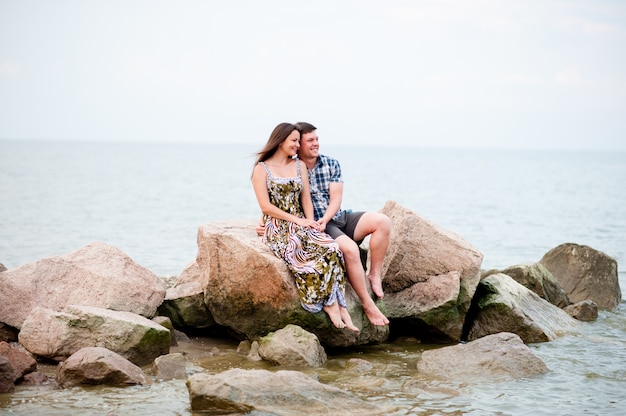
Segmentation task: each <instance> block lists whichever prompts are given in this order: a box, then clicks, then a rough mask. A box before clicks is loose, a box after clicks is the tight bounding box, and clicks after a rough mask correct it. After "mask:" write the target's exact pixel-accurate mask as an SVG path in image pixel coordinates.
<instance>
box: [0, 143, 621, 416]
mask: <svg viewBox="0 0 626 416" xmlns="http://www.w3.org/2000/svg"><path fill="white" fill-rule="evenodd" d="M262 144H263V143H259V144H258V145H254V144H253V145H250V144H222V145H215V144H192V143H184V144H174V143H144V142H136V143H82V142H45V141H6V140H5V141H0V263H3V264H4V265H5V266H6V267H7V268H14V267H18V266H20V265H23V264H26V263H29V262H33V261H36V260H38V259H40V258H43V257H48V256H52V255H60V254H65V253H67V252H70V251H73V250H76V249H78V248H80V247H82V246H84V245H86V244H88V243H90V242H93V241H104V242H106V243H109V244H111V245H114V246H116V247H118V248H119V249H121V250H122V251H124V252H125V253H127V254H128V255H129V256H131V257H132V258H133V259H134V260H135V261H136V262H138V263H139V264H141V265H142V266H144V267H146V268H148V269H150V270H152V271H153V272H154V273H156V274H157V275H160V276H171V275H177V274H179V273H180V272H181V271H182V270H183V269H184V267H185V266H186V265H187V264H188V263H189V262H191V261H193V260H194V258H195V255H196V232H197V229H198V226H199V225H200V224H203V223H207V222H211V221H216V220H222V219H229V218H257V217H258V216H259V209H258V206H257V203H256V200H255V198H254V194H253V192H252V187H251V184H250V173H251V169H252V163H253V160H254V158H253V154H254V152H256V151H257V150H259V148H260V146H261V145H262ZM322 150H323V153H326V154H329V155H332V156H335V157H337V158H338V159H339V160H340V161H341V162H342V167H343V170H344V179H345V182H346V184H345V191H344V203H343V207H344V208H352V209H355V210H357V209H358V210H379V209H380V208H382V206H383V205H384V204H385V202H386V201H387V200H395V201H397V202H398V203H400V204H402V205H403V206H405V207H407V208H409V209H411V210H412V211H414V212H415V213H417V214H418V215H420V216H422V217H425V218H427V219H429V220H431V221H433V222H434V223H436V224H438V225H440V226H442V227H444V228H447V229H449V230H452V231H454V232H456V233H457V234H459V235H461V236H462V237H463V238H465V239H466V240H467V241H468V242H469V243H470V244H472V245H473V246H474V247H475V248H477V249H478V250H480V251H481V252H482V253H483V254H484V256H485V257H484V261H483V268H485V269H487V268H504V267H507V266H510V265H513V264H518V263H526V262H535V261H537V260H539V259H540V258H541V257H542V256H543V254H544V253H545V252H547V251H548V250H550V249H551V248H553V247H555V246H557V245H559V244H561V243H564V242H574V243H579V244H586V245H589V246H591V247H593V248H596V249H598V250H601V251H603V252H605V253H607V254H608V255H610V256H612V257H614V258H615V259H616V260H617V262H618V264H619V268H620V284H621V287H622V290H623V291H624V288H625V287H626V277H625V274H624V272H623V271H622V270H623V269H624V267H626V266H625V265H626V193H625V192H624V189H626V152H599V151H598V152H591V151H589V152H583V151H576V152H574V151H571V152H568V151H513V150H467V149H423V148H392V147H340V146H334V145H332V143H326V142H322ZM0 290H2V289H1V288H0ZM625 309H626V308H625V307H624V305H623V304H622V305H621V306H620V308H618V309H617V310H616V311H612V312H602V313H601V315H600V318H599V320H598V321H597V322H594V323H585V324H581V325H580V327H579V328H577V330H576V331H575V332H574V333H571V334H568V335H565V336H563V337H561V338H559V339H558V340H556V341H553V342H549V343H542V344H535V345H532V346H531V348H533V350H534V351H535V353H536V354H537V355H538V356H539V357H541V358H542V359H543V360H544V361H545V362H546V364H547V365H548V367H549V368H550V370H551V371H550V372H549V373H548V374H547V375H545V376H542V377H539V378H533V379H528V380H518V381H513V382H508V383H497V384H495V383H494V384H488V385H484V384H477V385H472V384H469V385H455V386H454V385H453V386H442V388H443V387H445V388H452V389H454V390H455V391H457V392H458V394H457V395H454V396H450V395H446V394H435V393H432V392H431V393H428V394H426V393H423V394H416V393H415V392H413V393H407V392H404V391H403V389H402V383H403V382H404V381H406V380H407V379H410V378H411V377H416V374H415V372H411V371H410V370H407V366H409V367H410V366H411V364H407V363H414V362H415V360H416V357H418V356H419V353H420V351H421V350H422V349H423V348H424V346H419V347H416V346H412V345H394V346H379V347H374V348H370V349H365V350H364V351H359V357H360V358H365V359H368V360H370V361H372V362H375V363H378V362H390V361H393V362H396V364H397V366H398V367H397V368H403V369H404V370H397V371H390V372H389V374H387V375H386V377H387V383H388V386H387V387H386V388H385V389H382V390H381V389H372V390H371V391H366V392H364V391H361V390H353V391H354V393H355V394H358V395H360V396H362V397H364V398H367V399H368V400H370V401H373V402H379V403H384V404H395V405H400V406H401V409H402V410H401V411H399V413H398V414H403V415H404V414H407V415H408V414H473V415H483V414H498V415H521V414H528V415H535V414H558V415H575V414H585V415H596V414H597V415H606V414H624V413H625V410H624V406H626V400H625V398H624V397H625V395H626V393H625V392H626V310H625ZM346 358H350V357H349V355H348V356H344V357H331V361H329V365H330V366H331V367H332V366H333V365H338V364H337V363H340V362H341V360H344V359H346ZM233 360H235V358H233ZM394 360H395V361H394ZM242 365H243V364H242ZM325 377H327V381H328V382H329V384H332V383H335V384H336V385H339V386H340V387H342V388H347V389H348V390H350V384H349V383H345V381H341V380H339V381H338V380H336V379H333V378H332V377H331V376H328V375H324V374H320V379H321V380H325ZM346 386H347V387H346ZM446 391H447V390H446ZM164 397H165V398H166V399H165V398H164ZM83 411H84V413H89V414H107V412H121V413H120V414H122V413H123V414H148V413H149V414H180V415H190V414H191V412H190V410H189V408H188V397H187V392H186V388H185V386H184V382H182V383H181V382H167V383H166V382H161V383H156V384H155V385H153V386H151V387H143V388H129V389H104V390H103V389H100V390H97V392H95V391H91V390H89V389H78V390H77V389H71V392H55V393H54V394H46V395H39V396H37V395H33V394H32V393H24V392H22V393H19V392H18V393H16V394H13V395H9V396H7V395H5V396H4V397H3V398H0V414H2V413H3V412H6V413H11V414H30V413H33V412H35V413H37V414H59V415H60V414H69V413H71V414H81V412H83ZM94 412H95V413H94ZM98 412H100V413H98Z"/></svg>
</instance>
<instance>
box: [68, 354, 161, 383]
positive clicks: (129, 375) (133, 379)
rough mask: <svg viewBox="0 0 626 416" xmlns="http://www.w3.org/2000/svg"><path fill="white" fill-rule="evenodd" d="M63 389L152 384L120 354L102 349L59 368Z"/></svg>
mask: <svg viewBox="0 0 626 416" xmlns="http://www.w3.org/2000/svg"><path fill="white" fill-rule="evenodd" d="M56 381H57V383H58V384H59V386H61V387H72V386H77V385H80V384H87V385H96V384H106V385H113V386H131V385H136V384H152V380H150V379H149V378H148V376H146V374H144V372H143V371H142V370H141V368H139V367H137V366H136V365H135V364H133V363H131V362H130V361H128V360H127V359H125V358H124V357H122V356H121V355H119V354H116V353H114V352H113V351H109V350H108V349H106V348H102V347H88V348H82V349H80V350H78V351H76V352H75V353H74V354H72V355H71V356H70V357H69V358H68V359H67V360H66V361H64V362H62V363H61V364H59V366H58V367H57V374H56Z"/></svg>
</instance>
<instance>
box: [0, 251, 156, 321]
mask: <svg viewBox="0 0 626 416" xmlns="http://www.w3.org/2000/svg"><path fill="white" fill-rule="evenodd" d="M0 287H2V290H1V291H0V319H1V320H2V322H4V323H6V324H8V325H11V326H13V327H15V328H18V329H21V327H22V323H23V322H24V320H25V319H26V317H27V316H28V315H29V314H30V312H31V310H32V309H33V308H35V307H42V308H50V309H53V310H62V309H63V308H64V307H65V306H67V305H72V304H81V305H89V306H97V307H100V308H105V309H113V310H118V311H127V312H133V313H136V314H138V315H142V316H145V317H148V318H151V317H152V316H154V314H155V312H156V310H157V307H158V306H159V305H160V304H161V303H162V302H163V298H164V297H165V285H164V283H163V281H162V280H161V279H159V278H158V277H157V276H156V275H155V274H154V273H152V272H151V271H149V270H147V269H145V268H143V267H141V266H139V265H138V264H137V263H135V262H134V261H133V260H132V259H131V258H130V257H128V256H127V255H126V254H124V253H123V252H122V251H120V250H119V249H117V248H115V247H113V246H110V245H108V244H105V243H92V244H89V245H87V246H85V247H83V248H81V249H79V250H77V251H74V252H71V253H68V254H65V255H63V256H54V257H48V258H45V259H42V260H39V261H36V262H34V263H30V264H26V265H24V266H21V267H18V268H15V269H11V270H7V271H5V272H2V273H0Z"/></svg>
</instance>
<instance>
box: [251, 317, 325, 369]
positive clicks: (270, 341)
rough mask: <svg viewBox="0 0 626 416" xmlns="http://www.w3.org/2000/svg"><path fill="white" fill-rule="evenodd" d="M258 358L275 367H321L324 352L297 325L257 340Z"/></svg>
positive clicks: (313, 336)
mask: <svg viewBox="0 0 626 416" xmlns="http://www.w3.org/2000/svg"><path fill="white" fill-rule="evenodd" d="M258 353H259V356H261V358H263V359H264V360H266V361H269V362H271V363H273V364H276V365H282V366H295V367H322V366H323V365H324V364H325V363H326V358H327V356H326V352H325V351H324V348H322V346H321V345H320V342H319V340H318V339H317V337H316V336H315V334H312V333H310V332H307V331H305V330H304V329H302V328H300V327H299V326H297V325H287V326H286V327H284V328H283V329H279V330H278V331H276V332H271V333H269V334H267V335H266V336H264V337H262V338H260V339H259V350H258Z"/></svg>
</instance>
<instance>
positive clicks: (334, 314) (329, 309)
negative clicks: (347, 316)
mask: <svg viewBox="0 0 626 416" xmlns="http://www.w3.org/2000/svg"><path fill="white" fill-rule="evenodd" d="M324 312H326V314H327V315H328V317H329V318H330V320H331V322H332V323H333V325H335V326H336V327H337V328H339V329H343V328H345V327H346V324H345V323H344V322H343V320H342V319H341V312H340V311H339V304H338V303H337V302H335V303H333V304H332V305H327V306H324Z"/></svg>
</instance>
